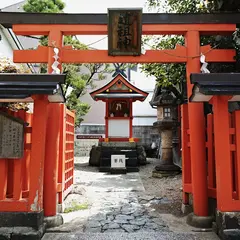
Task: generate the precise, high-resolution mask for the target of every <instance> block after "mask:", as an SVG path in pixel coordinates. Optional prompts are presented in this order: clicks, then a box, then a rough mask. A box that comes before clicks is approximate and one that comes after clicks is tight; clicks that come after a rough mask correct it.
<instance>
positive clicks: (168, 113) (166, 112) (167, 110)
mask: <svg viewBox="0 0 240 240" xmlns="http://www.w3.org/2000/svg"><path fill="white" fill-rule="evenodd" d="M163 117H171V109H170V108H164V109H163Z"/></svg>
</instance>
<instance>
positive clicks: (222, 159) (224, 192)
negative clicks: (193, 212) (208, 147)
mask: <svg viewBox="0 0 240 240" xmlns="http://www.w3.org/2000/svg"><path fill="white" fill-rule="evenodd" d="M213 113H214V114H213V116H214V118H213V119H214V123H213V125H214V144H215V161H216V178H217V209H218V210H220V211H222V212H227V211H228V210H229V209H228V205H230V204H231V201H232V189H233V186H232V180H231V179H232V171H231V157H230V142H229V115H228V97H226V96H214V97H213Z"/></svg>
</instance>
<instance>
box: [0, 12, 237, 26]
mask: <svg viewBox="0 0 240 240" xmlns="http://www.w3.org/2000/svg"><path fill="white" fill-rule="evenodd" d="M239 16H240V13H236V12H222V13H187V14H178V13H144V14H143V17H142V23H143V24H204V23H210V24H220V23H224V24H226V23H227V24H230V23H232V24H235V23H240V18H239ZM0 23H1V24H2V25H3V26H4V27H6V28H11V27H12V25H14V24H107V23H108V16H107V14H101V13H100V14H96V13H89V14H73V13H72V14H69V13H22V12H0Z"/></svg>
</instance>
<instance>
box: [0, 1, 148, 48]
mask: <svg viewBox="0 0 240 240" xmlns="http://www.w3.org/2000/svg"><path fill="white" fill-rule="evenodd" d="M18 2H20V1H19V0H0V9H1V8H4V7H7V6H9V5H12V4H15V3H18ZM64 2H65V3H66V7H65V9H64V12H66V13H107V9H108V8H133V7H135V8H143V12H148V9H147V7H146V5H145V3H146V0H64ZM103 37H104V36H102V35H101V36H78V38H79V40H80V41H81V42H82V43H85V44H87V45H88V44H91V43H93V42H95V41H98V40H99V39H101V38H103ZM91 47H93V48H97V49H107V38H106V39H104V40H102V41H100V42H98V43H95V44H93V45H91Z"/></svg>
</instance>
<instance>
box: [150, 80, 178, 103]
mask: <svg viewBox="0 0 240 240" xmlns="http://www.w3.org/2000/svg"><path fill="white" fill-rule="evenodd" d="M176 101H177V97H176V96H175V94H174V93H173V92H172V91H170V90H169V89H168V88H162V87H160V86H158V85H156V86H155V89H154V93H153V96H152V99H151V101H150V102H149V103H150V105H151V106H152V107H155V106H169V105H170V106H171V105H175V104H176Z"/></svg>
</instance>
